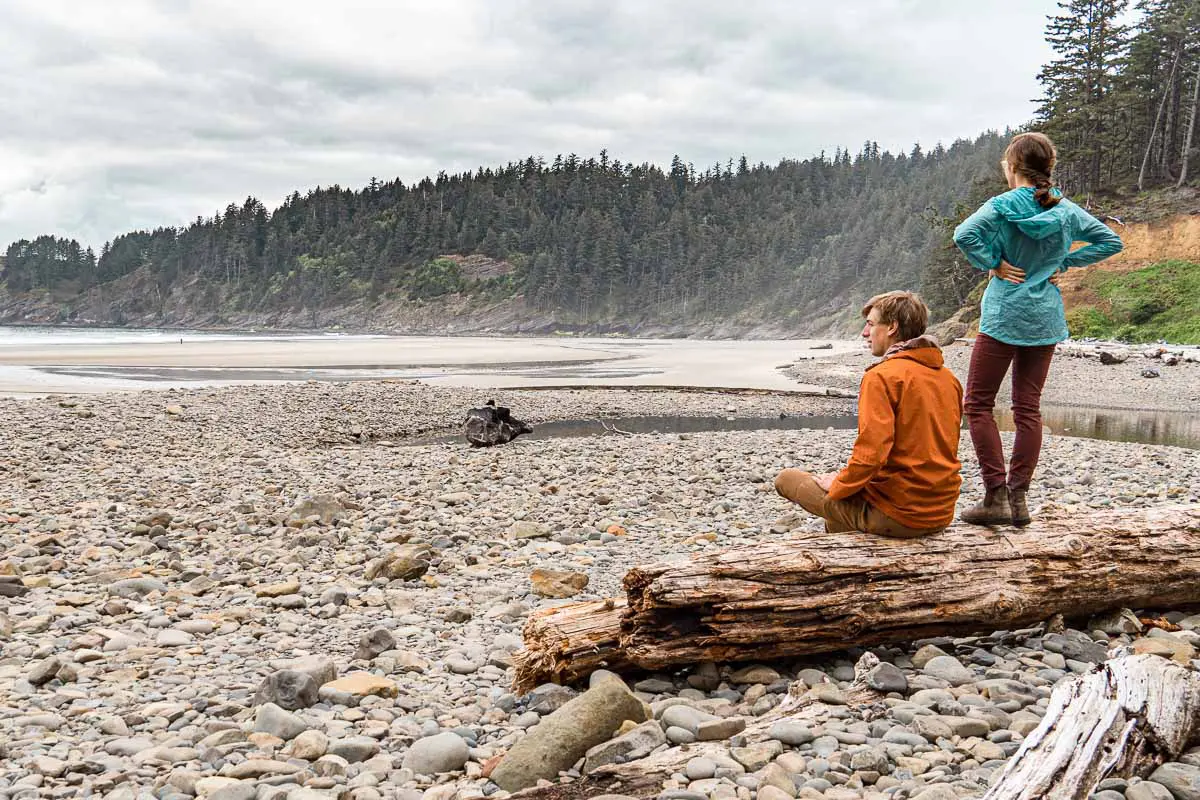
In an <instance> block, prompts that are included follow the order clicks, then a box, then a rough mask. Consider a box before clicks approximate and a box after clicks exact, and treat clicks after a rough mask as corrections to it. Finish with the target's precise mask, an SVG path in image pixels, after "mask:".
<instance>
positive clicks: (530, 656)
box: [513, 600, 633, 694]
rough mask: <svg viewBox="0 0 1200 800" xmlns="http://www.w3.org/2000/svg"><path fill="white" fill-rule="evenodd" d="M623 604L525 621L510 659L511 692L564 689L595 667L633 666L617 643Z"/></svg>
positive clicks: (547, 613)
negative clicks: (547, 686) (549, 686)
mask: <svg viewBox="0 0 1200 800" xmlns="http://www.w3.org/2000/svg"><path fill="white" fill-rule="evenodd" d="M624 613H625V601H624V600H590V601H588V602H585V603H570V604H568V605H564V606H557V607H555V608H549V609H545V610H543V611H539V612H536V613H534V614H533V615H531V616H530V617H529V620H528V621H527V622H526V623H525V629H524V632H523V633H524V637H525V649H524V650H521V651H519V652H518V653H516V654H515V655H514V658H513V660H514V661H515V664H516V678H515V679H514V680H513V691H515V692H516V693H517V694H524V693H526V692H528V691H529V690H530V689H533V688H534V687H536V686H538V685H539V684H542V683H546V682H553V683H560V684H563V685H568V684H572V683H575V682H577V681H581V680H583V679H584V678H586V677H587V676H588V675H591V674H592V673H593V672H595V671H596V670H598V669H608V670H612V671H613V672H624V671H627V670H629V669H630V668H632V666H633V665H632V664H630V663H629V661H628V660H627V659H626V658H625V656H624V654H623V653H622V652H621V649H620V647H619V642H618V640H617V637H618V635H619V634H620V631H621V615H622V614H624Z"/></svg>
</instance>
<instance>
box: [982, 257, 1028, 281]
mask: <svg viewBox="0 0 1200 800" xmlns="http://www.w3.org/2000/svg"><path fill="white" fill-rule="evenodd" d="M988 275H991V276H992V277H993V278H999V279H1000V280H1002V281H1008V282H1009V283H1024V282H1025V270H1023V269H1021V268H1020V267H1014V266H1013V265H1012V264H1010V263H1008V262H1007V261H1005V260H1004V259H1000V266H998V267H996V268H995V269H989V270H988Z"/></svg>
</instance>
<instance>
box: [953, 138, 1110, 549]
mask: <svg viewBox="0 0 1200 800" xmlns="http://www.w3.org/2000/svg"><path fill="white" fill-rule="evenodd" d="M1056 158H1057V153H1056V152H1055V149H1054V143H1053V142H1051V141H1050V139H1049V137H1047V136H1046V135H1045V134H1041V133H1021V134H1018V135H1017V136H1015V137H1013V140H1012V141H1011V142H1010V143H1009V145H1008V149H1007V150H1006V151H1005V153H1004V160H1003V161H1001V162H1000V165H1001V167H1003V169H1004V177H1005V178H1006V179H1007V180H1008V186H1009V189H1010V190H1011V191H1008V192H1005V193H1004V194H1001V195H997V196H996V197H993V198H992V199H990V200H988V201H987V202H986V203H984V204H983V205H982V206H981V207H980V208H979V210H978V211H976V212H975V213H974V214H972V215H971V216H970V217H968V218H967V219H966V220H965V221H963V223H962V224H961V225H959V226H958V227H957V228H956V229H955V231H954V243H955V244H956V245H958V247H959V249H960V250H962V251H963V253H964V254H965V255H966V257H967V260H968V261H969V262H970V263H971V265H972V266H973V267H975V268H977V269H980V270H984V271H986V272H987V273H988V274H989V275H990V276H991V280H990V281H989V282H988V287H987V291H986V292H985V293H984V295H983V313H982V317H981V319H980V321H979V335H978V336H977V337H976V338H975V346H974V348H973V349H972V351H971V366H970V370H969V372H968V373H967V395H966V402H965V410H966V416H967V421H968V426H969V428H970V430H971V441H972V442H973V443H974V445H975V455H976V456H977V457H978V459H979V471H980V473H981V476H982V477H983V483H984V488H985V491H986V493H985V495H984V498H983V500H982V501H981V502H979V503H976V504H975V505H974V506H972V507H971V508H969V509H967V510H966V511H964V512H963V515H962V519H963V521H964V522H970V523H974V524H977V525H993V524H1008V523H1010V522H1011V523H1012V524H1013V525H1028V524H1029V506H1028V504H1027V502H1026V491H1027V490H1028V488H1029V484H1030V481H1031V479H1032V478H1033V471H1034V468H1035V467H1037V462H1038V455H1039V454H1040V452H1041V449H1042V416H1041V399H1042V387H1043V386H1044V385H1045V383H1046V375H1047V374H1048V373H1049V371H1050V359H1051V358H1052V357H1053V356H1054V348H1055V345H1057V344H1058V343H1059V342H1061V341H1063V340H1064V339H1066V338H1067V335H1068V334H1067V318H1066V314H1065V313H1064V311H1063V301H1062V293H1061V292H1059V290H1058V286H1057V279H1058V274H1059V273H1061V272H1064V271H1066V270H1067V269H1069V268H1070V267H1083V266H1087V265H1088V264H1094V263H1096V262H1097V261H1101V260H1103V259H1105V258H1108V257H1109V256H1112V255H1115V254H1116V253H1119V252H1120V251H1121V246H1122V245H1121V240H1120V238H1119V237H1118V236H1117V235H1116V234H1115V233H1113V232H1112V230H1110V229H1109V227H1108V226H1107V225H1105V224H1104V223H1103V222H1101V221H1100V220H1098V219H1096V218H1095V217H1093V216H1092V215H1091V214H1089V213H1087V212H1086V211H1084V210H1083V209H1082V208H1080V207H1079V206H1077V205H1075V204H1074V203H1072V202H1071V201H1070V200H1067V199H1066V198H1064V197H1063V196H1062V194H1061V192H1059V191H1058V190H1057V189H1056V188H1054V180H1053V178H1052V177H1051V176H1052V173H1053V171H1054V162H1055V159H1056ZM1076 241H1083V242H1087V243H1088V246H1087V247H1083V248H1080V249H1079V250H1075V251H1073V252H1072V251H1071V245H1072V243H1073V242H1076ZM1010 364H1011V365H1012V371H1013V377H1012V410H1013V420H1014V422H1015V423H1016V429H1017V433H1016V442H1015V443H1014V445H1013V452H1012V462H1011V464H1010V465H1009V467H1008V470H1007V473H1006V471H1005V466H1004V450H1003V448H1002V446H1001V444H1000V432H999V430H998V429H997V427H996V420H995V417H993V416H992V409H993V407H994V406H995V401H996V392H997V391H999V389H1000V384H1001V383H1002V382H1003V381H1004V376H1005V375H1006V374H1007V373H1008V368H1009V365H1010Z"/></svg>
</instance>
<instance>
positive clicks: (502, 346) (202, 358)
mask: <svg viewBox="0 0 1200 800" xmlns="http://www.w3.org/2000/svg"><path fill="white" fill-rule="evenodd" d="M819 343H822V342H821V341H819V340H818V341H809V340H790V341H697V340H651V339H599V338H597V339H576V338H566V337H561V338H555V337H545V338H514V337H494V338H492V337H388V338H378V337H371V338H366V337H364V338H355V337H345V338H337V339H331V340H271V339H262V340H237V341H225V340H218V339H195V340H191V341H189V340H188V339H187V338H186V337H185V338H184V340H183V342H182V343H180V342H176V341H172V342H151V343H141V342H129V343H105V344H75V343H57V344H43V345H30V344H29V343H23V344H22V345H21V346H19V347H16V346H6V347H0V394H7V395H16V394H29V393H36V394H44V393H47V392H80V393H92V392H106V391H122V390H132V389H145V388H166V387H168V386H183V385H192V386H194V385H214V384H229V383H251V382H253V383H258V382H267V381H297V380H313V379H315V380H356V379H379V378H388V377H391V378H409V379H420V380H422V381H425V382H428V383H435V384H441V385H446V386H464V387H480V386H494V387H514V386H556V385H596V384H606V385H617V386H639V385H642V386H644V385H674V386H706V387H723V388H755V389H783V390H787V389H797V388H799V387H798V386H797V383H796V381H794V380H793V379H791V378H789V377H787V376H785V375H783V374H782V373H780V372H779V371H778V370H777V367H779V366H780V365H781V364H784V363H788V362H792V361H795V360H796V359H797V358H798V357H800V356H802V355H805V354H807V353H809V352H810V351H811V348H812V346H813V345H814V344H819ZM859 347H860V345H859V344H858V343H857V342H837V343H834V350H833V351H832V352H849V351H853V350H855V349H858V348H859ZM816 352H826V353H827V352H831V351H816Z"/></svg>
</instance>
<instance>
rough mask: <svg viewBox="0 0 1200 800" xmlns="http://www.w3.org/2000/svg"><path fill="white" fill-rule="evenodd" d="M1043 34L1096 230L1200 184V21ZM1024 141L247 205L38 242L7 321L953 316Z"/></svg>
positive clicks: (510, 325)
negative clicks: (896, 292)
mask: <svg viewBox="0 0 1200 800" xmlns="http://www.w3.org/2000/svg"><path fill="white" fill-rule="evenodd" d="M1131 10H1132V11H1136V12H1137V13H1135V14H1133V15H1130V13H1129V12H1130V11H1131ZM1130 19H1133V20H1135V21H1134V22H1133V23H1132V24H1130V23H1129V22H1128V20H1130ZM1045 34H1046V37H1047V39H1048V41H1049V42H1050V43H1051V44H1052V45H1053V47H1054V49H1055V51H1056V57H1055V59H1054V60H1053V61H1052V62H1051V63H1049V64H1047V65H1046V66H1045V67H1044V69H1043V70H1042V72H1041V74H1040V75H1039V78H1040V80H1041V83H1042V85H1043V87H1044V90H1045V96H1044V98H1043V100H1042V103H1041V106H1040V110H1039V112H1038V114H1037V117H1036V119H1035V120H1033V121H1032V123H1031V125H1032V127H1036V128H1039V129H1042V130H1045V131H1047V132H1048V133H1050V134H1051V135H1052V136H1054V137H1055V138H1056V140H1057V141H1058V143H1059V149H1060V155H1061V160H1060V169H1059V177H1060V180H1061V184H1062V188H1063V189H1064V190H1065V191H1066V192H1067V193H1069V194H1070V195H1072V196H1074V197H1075V198H1076V199H1078V200H1079V201H1080V202H1081V203H1083V204H1086V205H1087V206H1088V207H1090V208H1092V209H1093V210H1095V211H1096V212H1097V213H1098V214H1101V215H1103V214H1104V211H1105V209H1106V208H1111V207H1122V208H1129V207H1137V205H1138V203H1139V202H1140V197H1141V196H1140V195H1138V194H1137V193H1138V192H1145V191H1149V190H1157V191H1158V192H1160V193H1161V192H1162V191H1170V190H1172V189H1173V188H1174V187H1180V191H1184V192H1185V196H1186V190H1187V187H1188V186H1193V185H1196V184H1198V183H1200V180H1198V179H1200V175H1198V174H1197V173H1200V164H1198V163H1197V162H1198V161H1200V158H1198V157H1197V156H1198V153H1200V132H1197V131H1196V128H1197V117H1198V114H1200V0H1143V2H1141V3H1138V4H1137V5H1136V8H1135V9H1130V8H1129V3H1128V2H1127V0H1063V2H1061V3H1060V13H1059V14H1057V15H1055V16H1054V17H1052V18H1050V19H1049V21H1048V24H1047V28H1046V31H1045ZM1016 122H1019V121H1016ZM1010 133H1011V132H1010V131H1006V132H1004V133H1003V134H1001V133H997V132H991V133H986V134H984V135H982V136H980V137H979V138H978V139H976V140H974V141H958V142H955V143H953V144H951V145H950V146H949V147H943V146H942V145H941V144H939V145H937V146H936V147H934V148H932V149H930V150H929V151H928V152H923V151H922V150H921V149H920V148H919V147H918V148H914V149H913V150H912V151H911V152H908V153H897V154H893V153H889V152H882V151H881V150H880V148H879V147H878V145H876V144H874V143H871V142H868V143H867V144H865V145H863V146H861V148H859V149H858V151H857V152H851V151H849V150H842V149H838V150H837V151H836V152H834V153H833V154H832V155H826V154H820V155H816V156H812V157H808V158H804V159H801V160H785V161H782V162H781V163H778V164H775V165H766V164H762V163H758V164H751V163H749V162H748V161H747V159H746V158H745V157H742V158H741V159H739V160H737V161H736V162H735V161H733V160H730V161H728V162H726V163H724V164H715V165H712V166H708V167H703V168H697V167H695V166H693V165H692V164H690V163H688V162H686V161H685V160H684V158H683V157H678V156H677V157H676V158H675V159H674V160H673V161H672V163H671V164H670V166H669V167H666V168H663V167H659V166H656V165H651V164H629V163H623V162H621V161H619V160H617V159H614V158H612V157H611V156H610V155H609V154H608V153H606V152H601V153H599V154H598V155H596V156H592V157H580V156H577V155H568V156H557V157H555V158H554V159H553V160H551V161H546V160H543V159H541V158H538V157H530V158H527V159H525V160H523V161H515V162H512V163H509V164H507V165H504V166H499V167H481V168H480V169H479V170H477V171H475V172H472V173H466V174H458V175H447V174H444V173H443V174H439V175H438V176H437V177H435V178H425V179H424V180H422V181H420V182H418V183H415V184H412V185H406V184H404V183H402V182H400V181H399V180H392V181H383V182H380V181H376V180H372V181H371V183H370V185H368V186H366V187H364V188H362V189H359V190H354V189H348V188H343V187H340V186H333V187H327V188H317V189H313V190H310V191H308V192H306V193H304V194H301V193H299V192H296V193H293V194H292V196H291V197H289V198H287V200H286V201H285V202H284V203H283V204H282V205H280V206H279V207H278V208H275V209H268V208H266V207H265V205H264V204H263V203H262V202H260V201H259V200H257V199H255V198H248V199H247V200H246V201H245V202H243V203H241V204H240V205H238V204H231V205H229V206H228V207H227V208H226V209H225V210H224V211H221V212H219V213H216V214H214V215H213V216H212V217H208V218H198V219H196V220H195V221H193V222H192V223H191V224H188V225H185V226H182V227H164V228H159V229H157V230H154V231H136V232H132V233H128V234H125V235H122V236H119V237H117V238H116V239H114V240H113V241H111V242H107V243H105V244H104V245H103V247H102V248H101V249H100V252H99V255H98V256H97V255H96V254H95V253H94V252H93V251H92V249H91V248H89V247H86V246H84V245H81V244H80V243H77V242H74V241H69V240H63V239H59V238H55V237H51V236H41V237H38V238H35V239H33V240H22V241H18V242H15V243H13V244H12V245H11V246H9V247H8V248H7V251H6V253H5V255H4V264H3V267H2V269H0V321H4V322H15V321H24V322H77V323H87V322H102V323H115V324H136V325H162V324H165V325H172V324H177V325H216V326H219V325H256V326H270V325H275V326H311V327H318V326H329V325H345V326H347V327H357V328H374V329H393V330H407V331H415V330H428V331H431V332H441V331H449V330H454V331H464V330H548V329H555V328H558V329H591V330H620V331H640V332H652V333H700V334H709V335H714V334H716V335H737V334H750V335H787V334H803V333H814V332H827V331H837V332H842V333H845V332H848V331H850V330H852V329H854V328H855V327H856V326H857V322H856V309H857V307H858V304H859V303H860V302H861V300H863V299H864V298H865V297H866V296H868V295H869V294H871V293H873V292H875V291H879V290H882V289H887V288H919V289H921V290H922V292H923V293H924V294H925V295H926V297H927V299H928V300H929V301H930V304H931V306H932V307H933V309H934V312H935V315H937V316H943V315H947V314H949V313H951V312H953V311H954V310H955V309H957V308H958V307H959V306H960V305H961V304H962V302H963V301H964V300H965V298H967V297H968V295H969V294H970V292H971V289H972V288H973V287H974V286H975V285H976V283H977V282H978V280H979V277H980V276H979V274H978V273H976V272H974V271H972V270H971V269H970V268H969V267H968V266H967V265H966V263H965V261H964V260H963V259H962V258H961V256H960V255H959V254H958V253H957V251H955V250H954V249H953V247H952V246H950V244H949V241H948V235H949V231H950V230H952V229H953V226H954V224H955V223H956V222H957V221H958V220H960V219H961V218H962V217H963V216H965V214H967V213H969V211H970V210H972V209H973V208H975V207H976V206H977V205H978V204H979V203H980V202H982V200H983V199H985V198H986V197H988V196H990V195H991V194H993V193H995V192H996V191H1000V190H1002V189H1003V188H1004V187H1003V186H1002V185H1001V184H1000V177H999V170H998V168H997V161H998V159H999V158H1000V155H1001V153H1002V150H1003V146H1004V142H1005V141H1006V139H1007V137H1008V135H1009V134H1010ZM297 180H298V181H300V180H302V176H297ZM1184 210H1186V209H1184Z"/></svg>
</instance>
